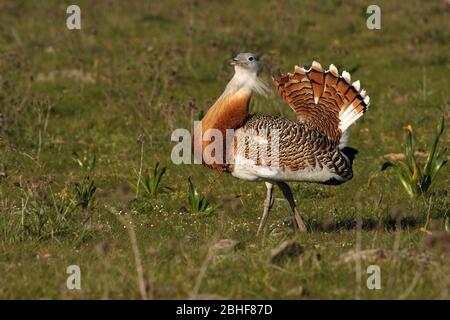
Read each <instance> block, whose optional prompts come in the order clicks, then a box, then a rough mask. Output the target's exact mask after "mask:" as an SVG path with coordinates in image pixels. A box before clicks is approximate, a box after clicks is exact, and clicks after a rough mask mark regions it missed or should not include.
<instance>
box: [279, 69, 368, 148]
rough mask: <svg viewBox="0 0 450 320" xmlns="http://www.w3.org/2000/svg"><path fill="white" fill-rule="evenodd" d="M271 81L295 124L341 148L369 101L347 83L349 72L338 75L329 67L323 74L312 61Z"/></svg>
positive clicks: (352, 84) (363, 92)
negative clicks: (290, 112) (313, 130)
mask: <svg viewBox="0 0 450 320" xmlns="http://www.w3.org/2000/svg"><path fill="white" fill-rule="evenodd" d="M274 82H275V85H276V87H277V89H278V91H279V92H280V94H281V96H282V97H283V99H285V100H286V102H287V103H288V104H289V106H290V107H291V108H292V109H293V110H294V111H295V113H296V114H297V117H298V119H299V121H301V122H304V123H306V124H307V125H309V126H310V127H313V128H315V129H317V130H319V131H321V132H323V133H324V134H325V135H327V136H328V137H329V138H330V139H331V140H332V141H334V142H335V143H338V144H339V146H340V147H341V148H344V147H345V146H346V144H347V139H348V128H349V127H350V126H351V125H352V124H353V123H354V122H355V121H356V120H358V119H359V118H360V117H361V116H362V115H363V114H364V113H365V112H366V111H367V110H368V108H369V103H370V98H369V96H367V95H366V91H365V90H360V88H361V83H360V81H359V80H358V81H355V82H353V83H351V77H350V73H348V72H347V71H343V72H342V75H339V72H338V70H337V68H336V67H335V66H334V65H333V64H331V65H330V67H329V69H328V70H326V71H324V69H323V68H322V66H321V65H320V63H318V62H316V61H313V63H312V65H311V68H309V69H308V70H306V69H305V68H302V67H298V66H295V69H294V73H293V74H292V73H287V74H284V75H282V76H281V77H280V78H279V79H274Z"/></svg>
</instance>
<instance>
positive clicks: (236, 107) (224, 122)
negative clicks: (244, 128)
mask: <svg viewBox="0 0 450 320" xmlns="http://www.w3.org/2000/svg"><path fill="white" fill-rule="evenodd" d="M253 78H256V74H255V75H252V74H251V73H249V72H246V71H245V70H244V71H242V70H240V68H236V72H235V74H234V76H233V78H232V79H231V80H230V82H229V83H228V84H227V86H226V88H225V90H224V92H223V93H222V95H221V96H220V97H219V99H217V101H216V102H215V103H214V104H213V106H212V107H211V108H210V109H209V110H208V112H207V113H206V114H205V116H204V117H203V119H202V131H203V132H205V131H206V130H208V129H218V130H220V131H222V132H223V133H224V132H225V131H226V129H236V128H239V127H240V126H241V125H242V124H243V123H244V121H245V119H246V118H247V116H248V106H249V104H250V99H251V96H252V91H253V90H252V85H251V84H252V82H253Z"/></svg>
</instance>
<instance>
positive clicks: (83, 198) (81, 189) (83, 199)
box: [75, 176, 97, 209]
mask: <svg viewBox="0 0 450 320" xmlns="http://www.w3.org/2000/svg"><path fill="white" fill-rule="evenodd" d="M96 190H97V187H96V185H95V181H94V180H92V179H91V178H90V177H89V176H86V177H85V178H84V179H83V181H82V182H81V183H76V184H75V194H76V199H77V205H78V206H80V207H81V208H83V209H91V208H93V207H94V205H95V191H96Z"/></svg>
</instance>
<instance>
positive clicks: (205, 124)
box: [196, 90, 251, 170]
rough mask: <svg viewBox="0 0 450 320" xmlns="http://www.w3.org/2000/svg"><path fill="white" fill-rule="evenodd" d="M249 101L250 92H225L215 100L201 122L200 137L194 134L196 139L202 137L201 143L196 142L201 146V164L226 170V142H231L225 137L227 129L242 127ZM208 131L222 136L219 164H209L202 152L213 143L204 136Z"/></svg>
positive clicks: (205, 154) (206, 154)
mask: <svg viewBox="0 0 450 320" xmlns="http://www.w3.org/2000/svg"><path fill="white" fill-rule="evenodd" d="M250 99H251V91H250V90H244V91H241V90H239V91H237V92H230V93H227V92H226V91H225V92H224V94H223V95H222V96H221V97H220V98H219V100H217V102H216V103H215V104H214V105H213V106H212V107H211V108H210V109H209V110H208V112H207V113H206V115H205V116H204V117H203V119H202V122H201V135H200V134H199V133H200V132H197V133H196V137H197V139H199V138H201V137H203V139H202V141H201V142H199V141H198V145H201V146H202V148H201V149H202V153H203V164H205V165H206V166H208V167H210V168H212V169H217V170H226V169H227V164H226V155H227V151H228V150H229V148H228V145H227V142H228V143H229V142H230V141H232V140H231V139H230V137H228V139H227V137H226V134H227V129H237V128H239V127H241V126H242V125H243V123H244V121H245V119H246V118H247V116H248V106H249V103H250ZM210 129H216V130H219V131H220V132H221V134H222V139H223V140H222V146H223V153H222V155H223V160H222V161H221V163H211V162H212V161H211V160H210V159H207V158H208V156H210V155H209V154H208V152H206V153H205V152H203V151H204V150H205V148H207V147H208V145H209V144H210V143H212V142H214V141H211V140H210V139H208V137H207V136H206V135H205V133H208V130H210ZM210 133H211V131H210ZM204 140H206V141H204ZM211 156H215V157H216V158H217V155H215V154H212V155H211ZM208 160H209V161H208Z"/></svg>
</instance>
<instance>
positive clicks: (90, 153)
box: [0, 0, 450, 299]
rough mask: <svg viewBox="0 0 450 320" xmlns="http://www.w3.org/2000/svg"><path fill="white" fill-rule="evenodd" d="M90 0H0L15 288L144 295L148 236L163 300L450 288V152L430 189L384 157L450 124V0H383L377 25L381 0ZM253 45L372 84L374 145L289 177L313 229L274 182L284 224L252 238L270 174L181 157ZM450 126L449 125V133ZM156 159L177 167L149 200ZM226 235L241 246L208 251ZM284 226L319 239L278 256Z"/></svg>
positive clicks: (0, 223)
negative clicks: (196, 203)
mask: <svg viewBox="0 0 450 320" xmlns="http://www.w3.org/2000/svg"><path fill="white" fill-rule="evenodd" d="M77 4H78V5H79V6H80V7H81V12H82V30H81V31H69V30H68V29H66V27H65V19H66V14H65V11H66V6H65V4H64V3H61V2H59V1H46V2H40V1H22V2H11V1H2V2H0V18H1V21H2V23H1V24H0V48H2V49H1V51H0V139H1V140H0V270H1V273H2V276H1V277H0V298H6V299H10V298H51V299H53V298H63V299H82V298H95V299H100V298H114V299H115V298H136V299H139V298H141V297H142V292H141V291H140V287H139V283H138V276H137V274H138V273H137V268H136V264H135V260H134V257H135V256H134V255H135V253H134V252H135V251H133V250H132V249H133V248H134V249H136V246H137V249H138V250H139V252H140V258H141V265H142V269H143V279H144V280H143V281H145V282H146V287H147V288H148V296H149V297H153V298H189V297H191V296H193V295H194V294H195V293H197V294H202V295H206V294H209V295H213V294H214V295H218V296H221V297H225V298H268V299H272V298H287V299H296V298H305V299H315V298H328V299H332V298H344V299H353V298H356V297H361V298H367V299H375V298H388V299H397V298H425V299H432V298H444V299H445V298H448V297H449V292H448V290H449V288H450V282H449V278H448V276H447V271H446V270H447V269H448V265H449V263H450V260H449V259H450V258H449V255H450V251H449V249H448V242H449V240H448V236H445V234H444V236H440V235H441V234H442V233H445V231H443V230H444V227H443V223H442V220H443V219H444V218H445V217H446V216H448V214H449V213H448V211H449V207H450V204H449V203H450V200H449V198H450V192H449V181H450V173H449V169H448V168H449V166H445V167H443V168H442V170H441V172H440V173H439V175H438V176H437V178H436V181H435V182H434V183H433V186H432V187H431V190H430V192H429V193H428V194H426V195H423V196H420V197H418V198H417V199H414V200H411V199H410V198H409V197H408V196H407V194H406V193H405V192H404V190H403V189H402V186H401V184H400V183H399V182H398V180H397V179H396V176H395V175H394V174H391V173H389V172H383V173H377V172H379V169H380V167H381V165H382V163H383V155H384V154H387V153H399V152H403V150H404V135H403V134H404V132H403V129H402V127H403V126H404V125H406V124H411V125H412V126H413V127H414V129H415V132H416V133H417V137H418V138H419V139H420V140H419V141H418V145H420V146H424V148H425V149H426V150H429V149H430V145H429V144H430V141H432V139H433V137H434V136H435V124H436V122H437V120H438V119H439V117H440V115H441V113H442V112H444V114H445V117H446V122H447V123H450V122H449V120H450V119H449V108H448V106H449V104H450V101H449V86H448V83H449V80H450V76H449V74H450V73H449V71H450V60H449V55H448V52H449V50H450V43H449V39H450V29H449V28H445V27H444V26H446V25H448V16H449V10H450V9H449V7H448V5H446V4H445V1H437V0H436V1H429V2H423V1H418V0H415V1H408V2H407V3H406V2H405V3H403V2H395V3H394V2H392V1H380V2H379V3H378V5H379V6H380V7H381V10H382V29H381V30H378V31H371V30H368V29H367V28H366V17H367V15H366V14H365V9H366V7H367V6H368V5H369V4H371V3H369V2H366V1H354V2H353V1H352V2H350V1H302V2H297V1H283V2H282V4H281V3H279V2H278V1H267V2H260V1H231V2H227V3H225V2H222V1H208V2H185V1H168V2H164V4H163V3H162V2H151V1H131V2H118V1H117V2H113V3H111V2H108V3H107V2H103V1H97V2H93V1H78V2H77ZM242 51H244V52H245V51H253V52H260V53H264V56H263V60H264V63H265V64H266V65H270V66H274V67H280V68H281V69H283V70H287V69H291V68H292V67H293V65H294V64H303V63H304V64H310V63H311V62H312V60H314V59H316V60H318V61H320V62H321V63H322V65H323V66H324V67H326V66H328V65H329V64H331V63H334V64H335V65H336V66H337V67H338V68H339V70H340V71H342V70H349V71H351V75H352V79H353V80H357V79H360V80H361V83H362V87H363V88H365V89H366V90H367V92H368V94H369V95H370V97H371V108H370V110H369V112H368V113H367V114H365V116H364V117H363V118H361V120H360V121H358V123H357V124H356V125H355V126H354V127H353V130H352V135H351V139H350V145H351V146H352V147H354V148H356V149H358V150H359V154H358V155H357V157H356V159H355V161H354V178H353V179H352V180H351V181H349V182H347V183H345V184H343V185H341V186H337V187H331V186H323V185H314V184H292V187H293V191H294V194H295V197H296V200H297V203H298V206H299V209H300V211H301V213H302V214H303V215H304V219H305V222H306V224H307V226H308V227H309V228H310V232H309V233H308V234H301V235H299V234H295V233H293V232H292V230H291V228H290V227H289V226H285V224H284V223H283V221H284V220H285V219H286V218H288V217H289V214H290V213H289V206H288V204H287V202H286V201H284V200H281V192H280V191H279V190H276V191H275V192H276V194H275V196H276V198H277V200H276V201H275V204H274V207H273V209H272V212H271V215H270V217H269V223H270V228H269V231H270V230H273V229H276V231H277V232H276V235H272V234H269V235H267V237H265V238H257V237H255V234H256V230H257V227H258V224H259V217H260V215H261V213H262V209H263V199H264V197H265V186H264V184H262V183H249V182H245V181H240V180H237V179H234V178H233V177H231V176H230V175H227V174H224V173H219V172H214V171H211V170H209V169H207V168H205V167H202V166H199V165H182V166H177V165H174V164H173V163H172V162H171V160H170V152H171V149H172V147H173V146H174V143H172V142H170V135H171V132H172V131H173V130H174V129H175V128H188V129H190V128H191V127H192V125H193V121H194V120H197V119H198V117H199V115H200V114H202V112H205V111H206V110H207V108H208V107H209V106H210V105H211V103H212V102H213V101H214V99H216V98H217V97H218V95H219V94H220V93H221V90H223V87H224V86H225V84H226V82H227V81H228V79H229V78H230V77H231V75H232V69H231V67H229V66H228V65H227V63H226V60H227V59H228V58H230V57H231V55H232V54H234V53H237V52H242ZM73 70H75V72H73ZM262 77H263V78H264V79H265V80H267V81H270V80H269V74H268V73H267V72H265V73H263V74H262ZM92 79H94V81H95V83H92ZM44 80H45V81H44ZM251 109H252V111H253V112H263V113H267V114H275V113H281V114H282V115H284V116H286V117H289V118H291V119H292V118H294V115H293V113H292V112H291V110H290V109H289V108H288V107H287V106H286V105H285V104H284V103H283V101H282V100H281V99H280V98H278V97H277V95H276V94H275V92H274V95H273V97H271V98H270V99H265V98H262V97H255V99H254V100H253V101H252V105H251ZM138 138H139V139H138ZM137 139H138V140H139V141H137ZM449 141H450V135H449V132H448V130H446V131H445V132H444V134H443V135H442V137H441V143H442V145H448V143H449ZM141 156H142V163H141ZM93 157H94V158H93ZM77 159H78V160H77ZM93 159H94V160H93ZM74 160H75V161H74ZM156 163H159V164H160V166H161V168H162V167H166V168H167V169H166V171H165V173H164V175H163V176H162V178H161V181H160V184H161V185H162V186H167V187H170V188H171V189H172V190H171V192H167V193H160V194H158V197H148V196H146V194H145V192H143V190H142V186H141V191H140V193H139V196H138V198H135V195H136V193H135V192H134V190H132V189H131V188H132V187H133V186H136V182H137V173H139V172H140V169H142V168H144V169H145V168H147V167H153V165H154V164H156ZM87 176H89V181H90V182H88V181H86V179H87V178H86V177H87ZM188 177H192V180H193V181H195V188H196V189H197V190H198V192H199V193H201V194H202V195H205V196H207V199H208V201H209V203H210V206H212V207H215V206H216V205H220V207H219V208H217V209H216V210H215V211H214V212H213V213H212V214H210V215H207V216H205V215H195V214H192V213H191V212H190V209H189V205H190V204H189V202H188V187H189V186H188ZM369 177H371V178H370V179H369ZM92 181H93V182H94V184H93V185H92V187H93V186H95V187H96V189H95V191H94V193H93V195H92V196H93V197H94V198H95V202H94V201H93V202H89V200H87V202H86V201H84V202H82V203H84V204H87V206H83V205H80V201H79V200H80V199H77V193H76V190H77V187H78V188H80V187H82V186H85V188H88V189H85V191H86V190H91V191H92V187H91V188H90V189H89V186H90V183H91V182H92ZM369 182H370V183H369ZM130 189H131V190H130ZM81 194H84V195H89V191H87V193H86V192H85V193H83V192H82V193H81ZM84 200H86V197H84ZM118 212H120V213H121V216H122V215H123V217H127V218H126V219H125V218H123V217H122V218H121V217H117V216H116V215H117V214H118ZM40 218H42V219H41V220H39V219H40ZM358 221H360V222H361V223H360V224H359V223H358ZM124 223H125V226H124ZM130 223H131V225H130ZM359 225H361V227H358V226H359ZM27 226H31V227H39V226H40V227H41V229H30V228H29V227H27ZM130 227H133V230H134V231H135V234H136V238H137V243H136V246H135V245H133V244H132V242H131V240H130V234H131V233H129V232H127V231H128V229H127V228H130ZM422 227H426V229H427V231H425V229H420V228H422ZM39 230H40V231H39ZM430 232H431V234H429V233H430ZM357 235H359V236H360V237H357ZM223 238H230V239H235V240H238V241H239V242H240V245H239V246H238V248H237V249H236V251H234V252H233V253H230V254H228V255H224V256H215V257H209V259H208V252H210V250H209V248H210V246H211V245H212V244H213V243H214V241H216V240H217V239H223ZM287 239H297V240H298V241H299V242H300V243H301V244H302V245H303V246H304V247H305V252H304V253H303V254H302V255H300V256H299V257H298V258H294V259H291V260H289V261H287V262H286V263H284V264H282V265H281V266H280V265H278V266H275V265H273V264H271V263H270V251H271V249H273V248H274V247H276V246H278V245H279V244H280V243H281V242H283V241H284V240H287ZM357 239H360V243H359V240H357ZM359 245H360V246H361V248H362V249H370V248H379V249H383V250H384V251H385V253H386V258H383V259H378V260H376V261H372V260H370V259H369V260H362V261H361V267H362V279H361V282H360V283H359V282H358V281H357V278H356V271H357V270H356V264H355V263H353V262H349V263H344V262H341V259H340V256H341V255H342V254H345V253H347V252H349V251H350V250H354V249H355V248H356V247H357V246H359ZM205 262H207V263H205ZM72 264H76V265H79V266H80V268H81V273H82V275H81V282H82V283H81V287H82V290H80V291H69V290H67V289H66V286H65V282H66V278H67V276H68V275H67V274H66V268H67V266H69V265H72ZM370 264H378V265H379V266H380V268H381V272H382V274H381V281H382V289H381V290H368V289H367V288H366V286H365V281H366V279H367V274H366V273H365V270H366V268H367V267H368V266H369V265H370ZM204 265H206V267H207V268H206V273H205V276H204V277H203V278H199V271H200V269H201V268H202V266H204ZM141 280H142V279H141ZM141 284H142V283H141ZM299 287H302V288H303V290H302V295H301V296H300V294H298V293H295V290H296V288H297V289H298V288H299ZM297 291H298V290H297Z"/></svg>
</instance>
